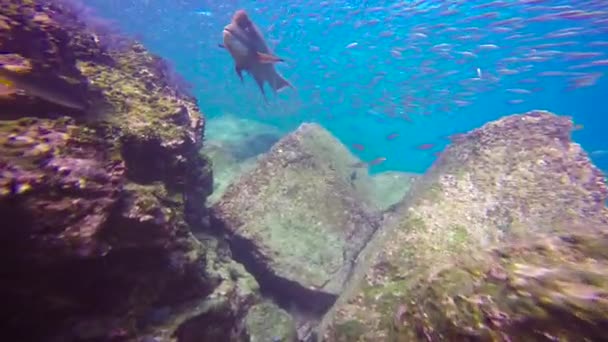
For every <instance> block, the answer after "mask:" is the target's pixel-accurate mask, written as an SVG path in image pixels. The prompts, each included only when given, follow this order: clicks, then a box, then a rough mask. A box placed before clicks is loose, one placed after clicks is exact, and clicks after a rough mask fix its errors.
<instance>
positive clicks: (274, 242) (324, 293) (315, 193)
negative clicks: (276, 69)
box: [212, 124, 379, 315]
mask: <svg viewBox="0 0 608 342" xmlns="http://www.w3.org/2000/svg"><path fill="white" fill-rule="evenodd" d="M357 161H358V160H357V159H356V158H355V157H354V156H353V155H352V154H351V153H350V152H349V151H348V150H347V149H346V148H345V146H343V145H342V144H340V143H339V142H338V141H337V140H336V139H335V138H334V137H333V136H332V135H331V134H330V133H329V132H327V131H326V130H325V129H323V128H322V127H320V126H319V125H317V124H303V125H301V126H300V127H299V128H298V129H297V130H296V131H294V132H293V133H291V134H289V135H287V136H285V137H284V138H282V139H281V140H280V141H279V142H278V143H277V144H276V145H274V146H273V147H272V149H271V150H270V151H269V152H268V153H267V154H265V155H263V156H262V157H261V158H260V159H259V160H258V162H257V164H256V167H255V168H254V169H253V170H252V171H250V172H248V173H246V174H244V175H242V176H241V177H240V178H239V180H238V181H237V182H235V183H234V184H232V185H230V186H229V188H228V189H227V191H226V193H225V194H224V196H223V197H222V198H221V200H220V201H219V202H217V203H216V204H215V205H214V206H213V208H212V209H213V217H214V218H215V219H216V220H217V222H216V224H217V226H218V228H221V229H222V232H224V233H226V235H227V236H228V240H229V242H230V245H231V247H232V251H233V253H234V255H235V258H236V259H237V260H238V261H240V262H242V263H243V264H245V266H246V267H247V268H248V269H249V270H250V271H251V272H252V273H253V274H254V275H255V276H256V278H257V279H258V281H259V282H260V285H261V287H262V289H263V290H264V289H266V290H268V291H269V292H270V293H272V294H273V295H274V296H275V297H277V299H278V300H279V301H280V302H282V304H283V306H284V307H296V308H297V309H298V310H303V311H307V312H310V313H313V315H314V314H315V313H316V314H320V313H322V312H323V311H324V310H325V309H327V308H328V307H329V306H330V305H331V304H332V303H333V301H334V300H335V298H336V296H337V295H338V294H339V293H340V292H341V290H342V287H343V285H344V283H345V281H346V280H347V279H348V278H349V275H350V273H351V270H352V266H353V262H354V260H355V259H356V258H357V255H358V254H359V252H360V250H361V249H362V248H363V246H365V244H366V243H367V241H368V240H369V239H370V238H371V236H372V235H373V233H374V232H375V231H376V229H377V228H378V225H379V219H378V217H379V215H378V213H377V211H376V210H375V207H374V206H373V205H371V204H369V203H368V201H367V200H366V198H365V197H364V196H363V195H362V194H361V193H359V192H358V191H357V189H356V187H355V186H354V184H353V179H352V178H351V173H352V170H353V169H352V166H353V164H355V163H357Z"/></svg>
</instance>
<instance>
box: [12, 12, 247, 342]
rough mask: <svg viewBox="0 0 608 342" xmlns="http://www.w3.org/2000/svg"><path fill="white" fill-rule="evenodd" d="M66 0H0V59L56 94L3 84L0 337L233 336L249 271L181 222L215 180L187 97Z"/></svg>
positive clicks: (194, 214) (197, 214) (154, 64)
mask: <svg viewBox="0 0 608 342" xmlns="http://www.w3.org/2000/svg"><path fill="white" fill-rule="evenodd" d="M70 3H71V1H52V2H50V1H31V0H22V1H13V0H0V7H1V8H2V10H1V11H0V46H1V47H2V54H1V55H0V62H2V65H1V67H2V68H5V69H10V70H19V72H22V73H23V74H22V76H23V77H26V78H29V79H35V80H36V81H37V83H36V87H38V89H46V90H49V92H48V94H51V95H50V96H47V95H44V96H36V94H28V93H27V91H26V93H25V94H21V93H15V94H11V95H10V96H7V97H2V98H0V218H1V219H2V224H1V225H0V263H1V265H2V267H1V268H2V271H1V272H2V282H0V301H1V302H2V317H3V319H2V332H3V336H4V338H6V339H7V340H11V341H35V340H38V341H41V340H52V339H56V340H57V341H110V340H120V341H123V340H137V339H138V338H139V337H140V336H142V334H144V333H149V334H151V336H157V337H159V338H160V339H161V340H162V341H165V340H166V341H168V340H175V339H177V340H180V341H199V340H217V341H219V340H230V339H231V338H238V336H241V332H240V331H238V330H239V329H238V327H239V324H240V323H239V322H240V320H241V319H242V318H243V317H244V316H245V314H246V310H247V308H248V307H249V306H250V305H252V304H254V303H255V302H256V301H257V298H258V292H257V283H256V281H255V280H254V279H253V278H252V277H251V276H250V275H249V274H248V273H247V272H246V271H245V270H244V269H243V268H242V267H241V266H240V265H238V264H236V263H234V262H233V261H232V260H231V259H230V254H229V251H228V250H227V248H226V247H225V246H223V245H222V244H218V242H217V241H216V240H215V239H214V238H210V237H205V236H204V235H203V234H202V233H200V232H197V236H198V237H199V239H196V238H194V236H193V235H192V233H191V228H193V227H197V228H201V227H204V225H205V222H206V221H207V219H206V217H207V213H206V210H205V206H204V201H205V198H206V196H207V195H208V194H209V193H210V192H211V175H210V168H209V165H208V162H207V160H206V159H205V158H204V157H203V156H202V155H200V154H199V150H200V148H201V144H202V130H203V126H204V125H203V124H204V121H203V117H202V116H201V114H200V112H199V110H198V108H197V105H196V101H195V100H194V99H193V98H192V97H190V96H188V95H185V94H184V93H182V92H180V87H179V85H178V84H176V83H174V79H173V78H172V77H171V70H170V69H168V67H167V65H166V64H165V63H164V62H163V61H162V60H161V59H160V58H158V57H156V56H154V55H152V54H150V53H149V52H147V51H146V50H145V49H144V48H143V47H142V46H141V45H139V44H137V43H133V42H126V43H125V44H121V46H120V48H116V49H115V48H114V47H113V46H105V45H103V44H102V43H101V42H105V41H107V40H106V39H105V37H103V36H100V35H101V34H103V32H101V33H100V32H95V31H93V30H92V29H91V28H90V27H89V26H87V23H85V22H83V21H81V20H80V18H79V17H78V16H77V14H75V12H73V11H72V10H71V9H70V7H69V6H70ZM15 61H17V62H19V63H21V64H22V65H21V64H20V65H17V64H14V63H16V62H15ZM23 65H25V66H27V67H24V66H23ZM62 87H63V88H62ZM26 90H27V89H26ZM58 90H59V91H58ZM67 90H69V92H66V91H67ZM62 91H63V92H62ZM38 94H39V95H40V94H41V93H40V92H38ZM32 95H33V96H32ZM54 97H55V98H54ZM58 97H59V98H58ZM65 103H68V104H69V103H77V104H78V105H76V106H67V107H65V106H63V105H62V104H65ZM80 104H82V106H81V105H80ZM159 327H160V328H159ZM161 328H162V329H164V330H162V329H161ZM159 329H161V330H159ZM9 337H10V338H9Z"/></svg>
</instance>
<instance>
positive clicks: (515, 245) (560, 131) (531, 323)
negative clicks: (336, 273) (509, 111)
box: [320, 111, 608, 341]
mask: <svg viewBox="0 0 608 342" xmlns="http://www.w3.org/2000/svg"><path fill="white" fill-rule="evenodd" d="M572 126H573V125H572V122H571V121H570V119H569V118H567V117H560V116H555V115H553V114H551V113H548V112H542V111H534V112H530V113H526V114H524V115H513V116H509V117H505V118H503V119H500V120H498V121H495V122H491V123H488V124H486V125H485V126H483V127H482V128H480V129H477V130H474V131H472V132H470V133H468V134H466V135H463V136H460V137H458V138H457V139H456V140H455V141H454V142H453V144H452V145H450V146H449V147H448V148H447V149H446V151H445V152H444V153H443V154H442V155H441V157H440V158H439V159H438V160H437V162H436V163H435V164H434V165H433V167H432V168H431V170H430V171H429V172H428V173H427V174H425V175H424V176H423V177H422V178H420V179H418V180H417V181H416V182H415V184H414V187H413V189H412V190H411V192H410V193H409V194H408V196H407V197H406V199H405V200H404V201H403V202H402V203H401V204H400V205H399V206H398V208H397V209H396V212H395V214H394V215H393V216H392V217H390V218H388V219H387V222H386V226H385V227H383V230H382V232H381V233H380V234H376V236H375V237H374V240H373V241H372V242H370V244H369V245H368V247H367V248H366V250H365V251H364V252H362V253H361V256H360V257H359V260H360V261H361V262H360V263H359V264H358V268H357V269H356V271H355V272H354V274H355V276H354V277H353V281H352V282H351V283H350V284H349V287H348V290H347V291H345V292H344V294H343V296H342V297H341V298H340V299H339V300H338V302H337V304H336V306H335V307H334V308H333V310H332V311H331V312H330V313H329V314H328V315H327V316H326V317H325V319H324V322H323V324H322V325H321V327H320V330H321V332H322V334H323V335H324V337H325V339H326V340H329V341H358V340H366V341H367V340H373V341H387V340H388V341H411V340H432V341H435V340H446V341H447V340H450V341H451V340H493V339H501V340H509V339H512V340H538V339H542V338H549V339H559V340H561V339H565V340H584V339H585V338H590V339H594V338H600V337H601V336H602V330H601V329H602V328H601V327H605V326H606V324H607V323H608V316H607V315H606V312H607V311H606V308H607V307H606V304H605V303H604V302H605V301H604V300H603V299H601V298H603V297H604V296H605V295H606V293H608V285H607V284H608V272H607V271H608V254H606V253H605V252H604V250H605V248H606V246H605V245H606V244H607V243H608V211H607V209H606V206H605V201H606V198H607V194H608V190H607V188H606V184H605V183H604V177H603V175H602V174H601V172H600V171H599V170H598V169H597V168H595V167H594V166H593V165H592V164H591V163H590V161H589V159H588V157H587V155H586V154H585V153H584V151H583V150H582V149H581V148H580V146H579V145H577V144H574V143H572V141H571V140H570V132H571V130H572ZM496 246H498V247H497V248H495V247H496ZM564 322H568V323H564ZM543 336H544V337H543ZM604 337H605V336H604Z"/></svg>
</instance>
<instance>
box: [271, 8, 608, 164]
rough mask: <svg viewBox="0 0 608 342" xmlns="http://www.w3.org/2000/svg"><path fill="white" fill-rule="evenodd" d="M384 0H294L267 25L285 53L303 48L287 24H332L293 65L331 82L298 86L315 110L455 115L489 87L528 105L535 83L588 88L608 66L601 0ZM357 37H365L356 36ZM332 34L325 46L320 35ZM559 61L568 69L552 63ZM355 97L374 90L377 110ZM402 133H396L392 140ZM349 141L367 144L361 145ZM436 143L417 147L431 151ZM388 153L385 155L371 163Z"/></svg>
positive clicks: (607, 28) (607, 23)
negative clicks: (370, 1) (311, 0)
mask: <svg viewBox="0 0 608 342" xmlns="http://www.w3.org/2000/svg"><path fill="white" fill-rule="evenodd" d="M380 3H383V2H382V1H381V2H380ZM385 3H386V4H384V5H382V6H375V7H368V6H366V5H365V2H364V3H361V4H357V5H355V4H354V3H353V2H352V1H322V2H320V3H318V5H314V4H305V5H303V4H301V3H300V4H297V5H295V4H294V5H292V8H291V9H290V10H288V11H287V12H288V13H289V14H288V15H287V16H286V17H281V16H280V15H279V14H275V15H274V16H273V17H271V18H270V21H271V22H273V23H274V24H273V25H271V27H270V28H268V31H267V32H269V33H271V34H272V35H273V36H275V37H276V36H277V35H278V39H275V40H274V42H275V44H277V45H279V46H280V49H281V50H282V51H283V52H282V53H283V54H287V55H290V54H291V55H297V53H296V51H295V48H294V44H292V42H293V41H294V40H296V36H295V34H294V33H293V32H290V33H291V35H290V34H289V33H287V32H285V30H283V29H282V28H281V24H282V23H289V24H290V25H293V22H294V21H295V22H296V23H297V24H298V25H299V26H300V27H302V31H301V32H297V33H296V34H300V37H297V39H298V40H299V41H301V40H302V39H303V38H302V37H301V35H305V33H304V32H303V31H304V28H306V27H311V26H312V25H316V26H323V27H325V28H326V30H325V35H324V37H323V36H322V37H320V38H319V37H316V38H313V39H311V40H310V43H309V49H308V55H307V56H301V57H300V58H299V59H298V61H297V70H296V71H295V73H296V76H297V75H298V74H300V73H302V72H306V73H307V75H306V78H307V79H308V78H310V73H315V74H316V75H317V77H320V78H321V79H322V80H323V81H333V84H334V86H332V87H320V86H319V85H318V84H299V87H301V88H302V90H303V91H306V90H308V91H309V92H310V96H311V98H312V103H313V105H312V106H313V107H314V104H316V105H317V106H318V107H319V109H321V108H327V107H332V106H339V105H341V104H343V103H350V104H351V106H352V108H353V110H355V111H359V112H363V113H366V112H367V113H369V114H372V115H375V114H378V113H380V114H381V115H380V116H381V117H385V118H393V119H403V120H406V121H412V118H411V114H412V113H414V114H423V115H428V114H431V113H433V114H435V113H451V112H454V111H457V110H458V109H459V108H462V107H467V106H469V105H471V104H472V103H474V102H475V101H476V99H477V98H478V97H479V96H480V94H482V93H485V92H490V91H501V92H504V94H505V95H506V101H507V103H508V104H509V105H518V104H522V103H525V102H526V101H527V100H528V99H529V98H530V97H532V96H534V94H535V93H538V92H542V91H543V87H542V86H540V85H539V84H542V83H544V79H548V78H550V79H551V80H552V82H555V83H561V84H563V86H564V91H572V90H575V89H578V88H584V87H591V86H594V85H595V84H597V82H598V81H599V80H600V79H601V78H602V77H603V76H604V74H605V72H606V70H607V69H608V55H607V52H608V1H605V0H588V1H576V2H574V1H554V0H496V1H469V0H452V1H445V0H443V1H439V0H419V1H411V2H410V1H398V2H388V1H386V2H385ZM309 6H310V7H309ZM304 8H315V10H313V11H306V12H304ZM336 31H344V44H340V43H339V41H336V39H335V37H336V36H338V37H339V36H340V35H337V34H336ZM277 33H278V34H277ZM282 34H283V36H281V35H282ZM356 36H359V39H356V40H355V39H353V37H356ZM330 37H331V39H332V42H331V44H330V45H329V46H328V44H327V42H326V41H323V40H324V39H326V40H327V38H330ZM370 51H373V53H371V54H370V53H369V52H370ZM364 52H365V53H364ZM558 64H559V65H561V66H563V65H567V68H566V69H559V70H556V69H552V68H554V67H555V66H556V65H558ZM302 70H304V71H302ZM292 78H295V77H292ZM300 78H301V79H302V82H304V80H303V79H304V77H300ZM294 82H295V83H300V82H299V81H298V80H297V79H294ZM323 83H325V84H327V83H332V82H323ZM307 86H308V88H307ZM357 94H365V96H366V97H370V96H374V95H375V96H374V97H375V98H376V104H375V105H373V109H372V110H369V103H367V102H365V103H364V102H362V101H360V99H359V98H358V97H357ZM310 106H311V105H310V104H309V107H310ZM370 112H373V113H370ZM398 136H399V133H397V132H391V133H388V135H387V136H386V139H387V140H394V139H396V138H397V137H398ZM351 146H352V147H353V148H354V149H355V150H358V151H363V150H364V149H365V146H364V145H362V144H361V143H359V142H357V143H354V144H353V145H351ZM434 146H435V144H433V143H427V144H423V145H420V146H417V147H415V148H417V149H418V150H423V151H427V150H432V149H433V148H434ZM434 153H435V154H436V155H437V154H438V152H434ZM384 160H386V158H385V157H383V156H381V157H378V158H376V159H374V160H371V161H369V162H368V163H367V164H368V165H378V164H380V163H382V162H383V161H384Z"/></svg>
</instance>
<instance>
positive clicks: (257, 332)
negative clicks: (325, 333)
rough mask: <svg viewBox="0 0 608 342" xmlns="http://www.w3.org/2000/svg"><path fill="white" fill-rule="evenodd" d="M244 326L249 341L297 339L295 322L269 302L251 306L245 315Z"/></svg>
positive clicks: (285, 341)
mask: <svg viewBox="0 0 608 342" xmlns="http://www.w3.org/2000/svg"><path fill="white" fill-rule="evenodd" d="M245 326H246V331H247V335H248V338H249V339H248V341H249V342H265V341H272V342H279V341H280V342H295V341H297V340H298V336H297V332H296V327H295V323H294V321H293V319H292V318H291V316H290V315H289V313H287V312H286V311H285V310H283V309H281V308H279V307H278V306H276V305H275V304H273V303H271V302H262V303H259V304H256V305H254V306H252V307H251V309H249V312H248V313H247V317H245Z"/></svg>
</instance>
